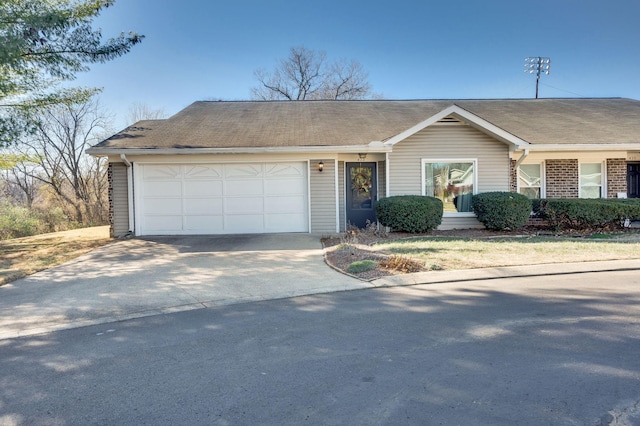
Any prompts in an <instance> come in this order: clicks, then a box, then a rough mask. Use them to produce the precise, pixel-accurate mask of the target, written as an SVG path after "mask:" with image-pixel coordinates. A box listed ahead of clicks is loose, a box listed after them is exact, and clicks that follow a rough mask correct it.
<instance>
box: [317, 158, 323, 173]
mask: <svg viewBox="0 0 640 426" xmlns="http://www.w3.org/2000/svg"><path fill="white" fill-rule="evenodd" d="M323 170H324V163H323V162H322V161H321V162H319V163H318V171H319V172H320V173H322V171H323Z"/></svg>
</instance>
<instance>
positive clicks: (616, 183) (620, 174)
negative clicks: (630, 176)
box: [607, 158, 627, 198]
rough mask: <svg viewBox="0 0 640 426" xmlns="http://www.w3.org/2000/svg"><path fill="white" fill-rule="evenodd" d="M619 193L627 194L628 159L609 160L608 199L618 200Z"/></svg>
mask: <svg viewBox="0 0 640 426" xmlns="http://www.w3.org/2000/svg"><path fill="white" fill-rule="evenodd" d="M618 192H627V159H626V158H608V159H607V198H617V197H618Z"/></svg>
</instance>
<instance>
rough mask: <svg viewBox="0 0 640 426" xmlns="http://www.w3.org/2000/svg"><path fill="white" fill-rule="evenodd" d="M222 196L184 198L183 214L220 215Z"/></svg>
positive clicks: (222, 211)
mask: <svg viewBox="0 0 640 426" xmlns="http://www.w3.org/2000/svg"><path fill="white" fill-rule="evenodd" d="M223 204H224V203H223V201H222V198H185V200H184V214H185V215H188V216H189V215H222V214H223V213H224V210H223Z"/></svg>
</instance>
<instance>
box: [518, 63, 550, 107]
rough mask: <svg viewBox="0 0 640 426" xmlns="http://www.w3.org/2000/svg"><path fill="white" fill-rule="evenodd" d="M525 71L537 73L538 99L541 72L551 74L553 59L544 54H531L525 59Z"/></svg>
mask: <svg viewBox="0 0 640 426" xmlns="http://www.w3.org/2000/svg"><path fill="white" fill-rule="evenodd" d="M524 72H526V73H529V74H535V75H536V99H538V84H539V83H540V73H545V74H547V75H549V73H550V72H551V59H549V58H543V57H542V56H530V57H528V58H526V59H525V60H524Z"/></svg>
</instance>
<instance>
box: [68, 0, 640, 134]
mask: <svg viewBox="0 0 640 426" xmlns="http://www.w3.org/2000/svg"><path fill="white" fill-rule="evenodd" d="M638 18H640V2H639V1H637V0H606V1H604V0H603V1H596V0H536V1H524V0H458V1H455V2H443V1H431V0H422V1H408V0H396V1H394V2H389V1H385V2H382V1H379V0H369V1H362V0H358V1H356V0H338V1H336V0H323V1H313V2H311V1H307V0H297V1H293V0H228V1H219V0H213V1H211V0H210V1H204V0H181V1H163V0H119V1H117V2H116V4H115V6H114V7H111V8H108V9H106V10H105V11H103V13H102V15H101V16H100V17H99V18H98V19H97V20H96V22H95V24H96V26H97V27H100V28H102V30H103V34H104V35H105V36H112V35H116V34H117V33H119V32H120V31H127V30H133V31H136V32H138V33H140V34H144V35H145V36H146V38H145V40H144V41H143V43H142V44H140V45H138V46H136V47H134V48H133V50H132V52H131V53H129V54H128V55H126V56H124V57H121V58H118V59H116V60H114V61H111V62H109V63H107V64H98V65H93V66H92V67H91V71H89V72H87V73H82V74H80V75H79V76H78V79H77V80H76V81H75V82H74V84H77V85H83V86H92V87H103V88H104V92H103V94H102V95H101V100H102V103H103V104H104V105H105V106H106V107H107V108H108V109H109V110H110V111H111V112H112V113H114V114H115V115H116V127H118V128H122V127H124V126H126V125H128V124H131V123H126V122H125V116H126V111H127V109H128V108H129V106H130V105H131V104H132V103H134V102H142V103H145V104H147V105H149V106H150V107H152V108H163V109H164V110H165V112H166V113H167V114H169V115H171V114H174V113H176V112H178V111H179V110H181V109H182V108H184V107H186V106H187V105H189V104H190V103H192V102H194V101H196V100H203V99H212V98H215V99H223V100H243V99H249V98H250V88H251V87H253V86H255V85H256V80H255V77H254V75H253V72H254V70H255V69H257V68H265V69H267V70H270V69H272V68H273V67H274V66H275V64H276V62H277V60H278V59H280V58H284V57H286V56H287V54H288V52H289V48H290V47H292V46H299V45H304V46H305V47H307V48H310V49H314V50H324V51H326V53H327V57H328V59H337V58H346V59H357V60H358V61H360V62H361V63H362V65H363V66H364V68H365V69H366V70H367V71H368V73H369V82H370V83H371V84H372V85H373V89H374V91H375V92H377V93H380V94H382V95H383V96H384V97H385V98H388V99H454V98H531V97H534V95H535V77H534V76H532V75H529V74H525V73H524V58H526V57H527V56H545V57H550V58H551V60H552V64H551V75H549V76H546V75H545V76H542V77H541V85H540V97H611V96H613V97H618V96H619V97H629V98H635V99H640V72H639V71H640V24H638Z"/></svg>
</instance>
